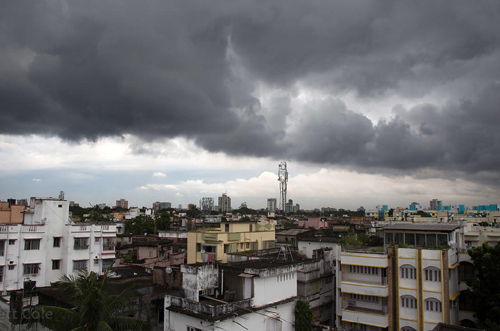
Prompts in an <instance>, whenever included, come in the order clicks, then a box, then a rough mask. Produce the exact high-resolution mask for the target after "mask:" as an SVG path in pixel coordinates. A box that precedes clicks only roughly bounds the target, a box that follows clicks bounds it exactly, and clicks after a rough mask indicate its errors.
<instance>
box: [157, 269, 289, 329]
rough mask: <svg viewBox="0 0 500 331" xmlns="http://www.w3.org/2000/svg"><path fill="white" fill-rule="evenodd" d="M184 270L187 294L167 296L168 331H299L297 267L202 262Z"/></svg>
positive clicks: (184, 283)
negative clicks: (296, 325)
mask: <svg viewBox="0 0 500 331" xmlns="http://www.w3.org/2000/svg"><path fill="white" fill-rule="evenodd" d="M181 271H182V273H183V285H182V288H183V291H182V292H183V293H182V295H181V296H173V295H166V296H165V309H166V312H165V322H164V330H168V331H174V330H175V331H181V330H182V331H184V330H188V331H208V330H213V331H215V330H228V331H230V330H237V331H240V330H245V329H246V330H262V331H278V330H281V331H291V330H294V326H293V322H294V318H295V315H294V308H295V301H296V296H297V265H296V264H294V263H285V262H281V263H279V262H276V261H268V260H254V261H244V262H234V263H228V264H218V265H217V264H209V263H205V264H200V263H199V264H194V265H182V266H181Z"/></svg>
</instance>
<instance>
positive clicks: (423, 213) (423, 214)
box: [415, 210, 432, 217]
mask: <svg viewBox="0 0 500 331" xmlns="http://www.w3.org/2000/svg"><path fill="white" fill-rule="evenodd" d="M415 214H416V215H418V216H420V217H432V215H431V214H428V213H426V212H425V211H423V210H419V211H417V212H416V213H415Z"/></svg>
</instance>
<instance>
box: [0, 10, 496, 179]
mask: <svg viewBox="0 0 500 331" xmlns="http://www.w3.org/2000/svg"><path fill="white" fill-rule="evenodd" d="M0 22H1V23H0V102H1V104H0V133H4V134H17V135H22V134H42V135H52V136H54V135H55V136H59V137H61V138H63V139H66V140H70V141H81V140H84V139H87V140H93V141H95V140H98V139H99V138H101V137H105V136H120V135H124V134H132V135H135V136H137V137H140V138H141V139H143V140H145V141H148V140H155V139H165V138H171V137H178V136H182V137H185V138H188V139H192V140H194V141H195V142H196V143H197V144H198V145H199V146H202V147H203V148H205V149H207V150H209V151H220V152H225V153H228V154H232V155H251V156H264V157H269V156H271V157H276V158H282V157H286V158H288V159H293V160H301V161H309V162H316V163H331V164H341V165H344V166H352V167H354V168H356V169H366V171H371V170H370V169H375V168H376V169H387V170H388V171H390V170H391V169H393V170H404V171H410V170H414V169H420V168H434V169H454V170H458V171H467V172H469V173H475V172H478V171H498V166H497V165H498V164H499V162H498V161H500V160H499V156H498V155H499V153H498V152H497V151H498V146H499V144H500V134H499V133H498V132H497V131H498V130H497V128H498V124H500V123H498V119H497V118H498V117H499V116H498V105H499V104H500V103H499V101H500V100H499V99H500V97H498V95H500V91H499V86H498V80H499V75H500V74H499V73H500V64H499V63H500V61H499V56H500V55H499V51H500V50H499V45H500V41H499V39H500V35H499V34H498V31H500V5H499V3H498V2H497V1H476V2H472V1H455V2H454V3H453V5H452V6H451V5H450V3H449V1H433V2H422V1H385V0H384V1H370V2H366V1H357V0H354V1H352V0H349V1H319V0H318V1H306V2H305V1H269V2H265V3H261V2H259V3H258V2H249V1H247V2H242V3H236V2H233V1H211V2H196V3H195V2H190V1H182V2H171V1H150V2H146V3H141V2H135V1H116V2H112V1H107V2H100V1H86V2H78V1H64V2H63V1H37V2H35V3H23V2H13V1H12V2H5V3H3V4H2V10H1V11H0ZM259 86H260V88H262V86H265V87H266V86H267V87H269V89H273V91H274V92H273V93H276V91H278V90H279V91H284V92H280V93H281V94H279V93H278V94H279V95H277V96H276V95H275V96H274V97H273V98H271V100H267V101H268V102H267V104H265V105H264V104H263V103H262V100H259V99H258V97H256V95H258V93H257V90H258V87H259ZM297 86H302V87H304V86H305V87H307V88H310V89H314V90H316V91H321V93H323V94H324V95H330V98H329V99H328V100H327V101H324V100H323V101H320V100H318V101H314V102H309V104H305V105H303V106H302V109H300V110H296V109H295V110H293V109H292V106H291V99H292V98H293V97H295V93H296V92H295V90H296V89H298V87H297ZM348 93H349V94H352V95H354V96H355V97H357V98H360V99H361V100H378V99H382V98H386V97H390V96H399V97H401V98H407V99H411V100H417V101H418V102H416V103H421V104H422V106H417V107H413V108H411V109H406V108H405V107H404V105H403V106H401V107H399V108H398V107H396V108H395V109H394V113H393V114H391V113H390V110H389V109H388V110H387V113H386V114H385V115H384V116H383V117H384V118H385V119H382V120H380V121H378V122H372V121H371V120H370V119H369V118H368V117H367V116H365V115H364V114H363V113H364V112H365V110H364V109H349V107H347V106H346V104H345V103H344V102H343V101H342V100H341V99H342V96H343V95H345V94H348ZM431 94H434V99H435V98H436V95H438V97H440V98H441V99H442V100H441V101H442V102H441V104H445V106H437V105H433V104H432V102H431V103H429V102H428V101H427V99H426V97H427V96H428V95H431ZM420 101H421V102H420ZM134 150H135V151H136V152H137V153H149V152H148V148H147V147H144V148H141V147H137V148H135V149H134Z"/></svg>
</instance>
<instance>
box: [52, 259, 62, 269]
mask: <svg viewBox="0 0 500 331" xmlns="http://www.w3.org/2000/svg"><path fill="white" fill-rule="evenodd" d="M59 269H61V260H52V270H59Z"/></svg>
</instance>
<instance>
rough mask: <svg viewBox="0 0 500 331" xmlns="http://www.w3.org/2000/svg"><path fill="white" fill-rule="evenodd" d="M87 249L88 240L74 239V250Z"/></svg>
mask: <svg viewBox="0 0 500 331" xmlns="http://www.w3.org/2000/svg"><path fill="white" fill-rule="evenodd" d="M87 248H89V238H75V249H87Z"/></svg>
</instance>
